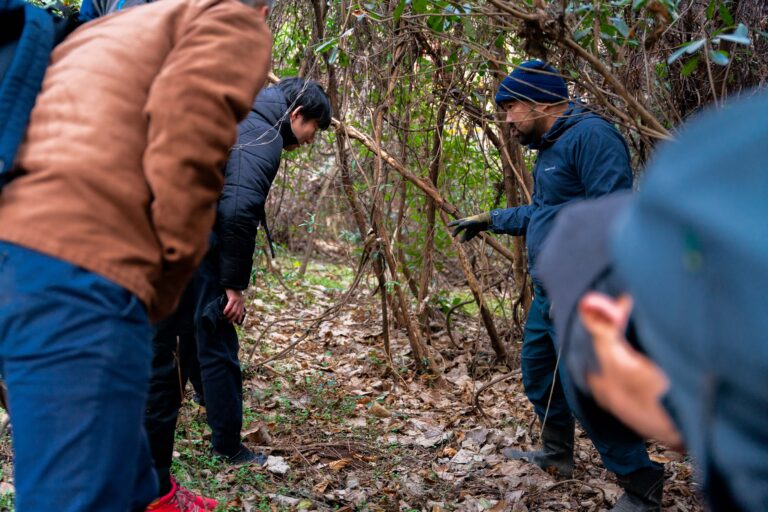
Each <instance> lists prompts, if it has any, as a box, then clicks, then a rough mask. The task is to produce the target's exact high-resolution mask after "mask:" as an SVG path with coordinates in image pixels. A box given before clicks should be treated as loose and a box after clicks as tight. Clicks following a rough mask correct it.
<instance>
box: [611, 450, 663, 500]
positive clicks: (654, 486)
mask: <svg viewBox="0 0 768 512" xmlns="http://www.w3.org/2000/svg"><path fill="white" fill-rule="evenodd" d="M653 465H654V467H652V468H643V469H638V470H637V471H634V472H632V473H630V474H628V475H625V476H617V477H616V479H617V480H618V482H619V485H620V486H621V487H623V488H624V494H622V495H621V496H620V497H619V499H618V501H616V505H615V506H614V507H613V508H612V509H611V510H612V511H613V512H660V511H661V496H662V493H663V492H664V466H662V465H661V464H657V463H655V462H654V463H653Z"/></svg>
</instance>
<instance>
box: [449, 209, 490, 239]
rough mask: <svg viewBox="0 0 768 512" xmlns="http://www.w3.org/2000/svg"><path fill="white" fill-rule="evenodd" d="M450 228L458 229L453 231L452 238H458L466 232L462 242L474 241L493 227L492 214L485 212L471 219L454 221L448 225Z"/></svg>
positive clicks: (465, 218)
mask: <svg viewBox="0 0 768 512" xmlns="http://www.w3.org/2000/svg"><path fill="white" fill-rule="evenodd" d="M448 227H449V228H452V227H455V228H456V229H454V230H453V233H451V236H456V235H458V234H459V233H461V232H462V231H464V235H463V236H462V237H461V241H462V242H466V241H467V240H472V239H473V238H475V237H476V236H477V235H478V234H480V232H481V231H485V230H487V229H488V228H489V227H491V212H484V213H480V214H478V215H473V216H471V217H464V218H463V219H457V220H454V221H453V222H450V223H448Z"/></svg>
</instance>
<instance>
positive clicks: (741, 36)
mask: <svg viewBox="0 0 768 512" xmlns="http://www.w3.org/2000/svg"><path fill="white" fill-rule="evenodd" d="M717 38H718V39H724V40H726V41H731V42H732V43H736V44H743V45H744V46H749V45H751V44H752V40H751V39H750V38H749V29H748V28H747V27H746V25H744V24H743V23H739V26H738V27H736V30H734V31H733V32H731V33H730V34H721V35H719V36H718V37H717Z"/></svg>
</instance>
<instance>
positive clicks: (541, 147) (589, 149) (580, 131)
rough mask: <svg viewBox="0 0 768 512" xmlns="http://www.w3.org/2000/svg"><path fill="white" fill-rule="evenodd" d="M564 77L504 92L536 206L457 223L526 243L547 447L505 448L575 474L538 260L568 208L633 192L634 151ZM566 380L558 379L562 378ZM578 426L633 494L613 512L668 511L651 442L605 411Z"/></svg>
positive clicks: (531, 69) (529, 352)
mask: <svg viewBox="0 0 768 512" xmlns="http://www.w3.org/2000/svg"><path fill="white" fill-rule="evenodd" d="M568 98H569V96H568V88H567V86H566V84H565V82H564V81H563V79H562V78H561V77H560V74H559V73H558V72H557V71H556V70H555V69H554V68H552V67H551V66H549V65H547V64H545V63H543V62H541V61H528V62H525V63H523V64H521V65H520V66H518V67H517V68H516V69H515V70H514V71H513V72H512V73H511V74H510V75H509V76H507V77H506V78H505V79H504V81H503V82H502V84H501V85H500V86H499V90H498V92H497V94H496V98H495V100H496V103H497V104H498V105H499V106H500V107H501V108H502V109H503V110H504V111H506V121H507V122H508V123H510V124H511V125H512V132H513V134H514V135H515V136H516V137H517V139H518V141H519V142H520V143H521V144H523V145H526V146H528V147H529V148H530V149H535V150H537V151H538V157H537V159H536V165H535V167H534V170H533V175H534V194H533V198H532V202H531V204H529V205H525V206H519V207H514V208H506V209H500V210H493V211H491V212H486V213H482V214H479V215H475V216H473V217H468V218H464V219H459V220H456V221H454V222H452V223H451V224H450V226H454V227H455V230H454V232H453V234H454V235H457V234H459V233H460V232H462V231H463V232H464V234H463V236H462V241H467V240H470V239H472V238H473V237H475V236H476V235H477V234H479V233H480V232H481V231H486V230H487V231H491V232H493V233H502V234H508V235H514V236H525V237H526V248H527V250H528V262H529V269H530V274H531V277H532V278H533V283H534V293H535V296H534V300H533V302H532V304H531V307H530V310H529V312H528V319H527V321H526V325H525V332H524V335H523V346H522V371H523V385H524V387H525V392H526V395H527V396H528V399H529V400H530V401H531V402H532V404H533V406H534V409H535V411H536V414H537V415H538V417H539V419H540V421H541V422H542V425H543V427H542V433H541V439H542V445H543V446H542V449H541V450H538V451H533V452H523V451H518V450H512V449H508V450H505V455H507V456H508V457H511V458H520V459H525V460H529V461H530V462H533V463H535V464H537V465H538V466H540V467H542V468H545V469H547V468H554V469H555V470H557V471H558V473H559V474H560V475H561V476H565V477H570V476H571V474H572V473H573V446H574V440H573V436H574V419H573V413H572V412H571V411H572V408H571V407H569V403H568V401H567V398H566V396H568V398H571V399H572V398H573V396H574V395H573V391H572V384H571V382H570V378H569V376H568V375H567V372H566V371H565V370H564V368H563V366H564V365H560V366H558V364H557V362H558V353H557V350H556V345H555V329H554V324H553V321H552V319H551V318H550V314H549V312H550V302H549V299H548V298H547V294H546V292H545V290H544V288H543V285H542V283H541V281H540V279H539V278H538V276H537V272H536V258H537V256H538V254H539V251H540V249H541V247H542V244H543V242H544V239H545V238H546V237H547V235H548V234H549V231H550V229H551V228H552V225H553V221H554V219H555V216H556V215H557V213H558V212H559V211H560V209H561V208H562V207H563V206H565V205H566V204H568V203H571V202H573V201H577V200H581V199H586V198H594V197H599V196H603V195H605V194H608V193H611V192H614V191H617V190H623V189H630V188H631V187H632V169H631V167H630V162H629V150H628V148H627V145H626V142H625V141H624V139H623V137H622V136H621V134H620V133H619V132H618V131H617V130H616V129H615V128H614V127H613V126H612V125H611V124H610V123H609V122H608V121H606V120H605V119H603V118H602V117H600V116H598V115H596V114H594V113H592V112H591V111H590V110H588V109H587V108H586V107H585V106H584V105H581V104H579V103H574V102H571V101H569V99H568ZM558 369H559V371H558V375H559V378H555V372H556V370H558ZM579 412H580V414H579V420H580V423H581V424H582V426H583V428H584V430H585V431H586V432H587V434H588V435H589V436H590V438H591V439H592V441H593V443H594V444H595V447H596V448H597V449H598V451H599V452H600V455H601V457H602V459H603V462H604V464H605V466H606V468H607V469H609V470H611V471H613V472H615V473H616V474H617V475H618V477H619V483H620V484H621V485H622V486H623V487H624V490H625V494H624V495H623V496H622V498H620V500H619V502H618V503H617V504H616V507H615V508H614V509H613V510H620V511H629V510H633V511H634V510H660V508H661V493H662V484H663V478H664V470H663V467H662V466H661V465H658V464H656V463H654V462H652V461H651V460H650V459H649V458H648V453H647V451H646V449H645V444H644V442H643V440H642V439H641V438H640V437H639V436H637V435H636V434H634V433H633V432H632V431H630V430H629V429H627V428H625V427H623V426H622V425H621V423H619V422H618V421H616V420H615V418H613V417H611V416H610V415H608V414H607V413H605V411H602V410H600V409H599V408H598V407H596V406H595V407H589V408H584V407H581V408H580V410H579Z"/></svg>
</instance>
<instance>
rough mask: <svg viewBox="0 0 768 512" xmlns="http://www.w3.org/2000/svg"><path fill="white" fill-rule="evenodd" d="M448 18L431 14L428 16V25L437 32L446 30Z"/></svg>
mask: <svg viewBox="0 0 768 512" xmlns="http://www.w3.org/2000/svg"><path fill="white" fill-rule="evenodd" d="M445 24H446V20H445V18H444V17H442V16H430V17H429V18H427V26H428V27H429V28H431V29H432V30H434V31H435V32H444V31H445V28H446V27H445Z"/></svg>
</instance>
